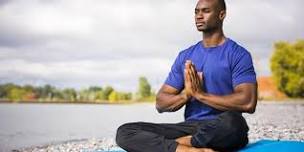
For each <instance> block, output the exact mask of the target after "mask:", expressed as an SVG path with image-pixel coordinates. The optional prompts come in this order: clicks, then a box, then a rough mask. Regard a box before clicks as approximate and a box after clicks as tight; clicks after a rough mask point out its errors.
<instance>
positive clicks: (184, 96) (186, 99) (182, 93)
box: [180, 90, 191, 101]
mask: <svg viewBox="0 0 304 152" xmlns="http://www.w3.org/2000/svg"><path fill="white" fill-rule="evenodd" d="M180 95H181V97H182V98H183V100H184V101H188V100H189V99H190V98H191V96H190V95H188V94H187V93H186V90H183V91H182V92H181V93H180Z"/></svg>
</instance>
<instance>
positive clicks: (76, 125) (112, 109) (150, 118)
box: [0, 103, 183, 151]
mask: <svg viewBox="0 0 304 152" xmlns="http://www.w3.org/2000/svg"><path fill="white" fill-rule="evenodd" d="M182 120H183V110H180V111H178V112H175V113H164V114H159V113H157V111H156V110H155V107H154V104H152V103H151V104H149V103H144V104H131V105H89V104H0V151H10V150H12V149H20V148H23V147H29V146H34V145H45V144H49V143H58V142H62V141H68V140H77V139H86V138H113V137H114V136H115V131H116V129H117V128H118V127H119V126H120V125H121V124H123V123H126V122H134V121H147V122H158V123H162V122H180V121H182Z"/></svg>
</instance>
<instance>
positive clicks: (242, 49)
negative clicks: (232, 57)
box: [228, 38, 249, 53]
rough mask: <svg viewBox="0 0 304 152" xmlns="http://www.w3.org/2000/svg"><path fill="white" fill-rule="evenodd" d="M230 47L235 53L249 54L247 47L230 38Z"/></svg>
mask: <svg viewBox="0 0 304 152" xmlns="http://www.w3.org/2000/svg"><path fill="white" fill-rule="evenodd" d="M228 46H229V47H230V49H231V50H232V52H234V53H249V51H248V50H247V49H246V48H245V47H243V46H242V45H241V44H239V43H238V42H236V41H234V40H232V39H230V38H228Z"/></svg>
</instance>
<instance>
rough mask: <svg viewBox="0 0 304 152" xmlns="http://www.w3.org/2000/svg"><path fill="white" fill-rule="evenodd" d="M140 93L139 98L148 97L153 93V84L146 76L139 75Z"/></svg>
mask: <svg viewBox="0 0 304 152" xmlns="http://www.w3.org/2000/svg"><path fill="white" fill-rule="evenodd" d="M138 81H139V85H138V95H139V98H146V97H149V96H150V95H151V85H150V84H149V82H148V80H147V78H146V77H139V80H138Z"/></svg>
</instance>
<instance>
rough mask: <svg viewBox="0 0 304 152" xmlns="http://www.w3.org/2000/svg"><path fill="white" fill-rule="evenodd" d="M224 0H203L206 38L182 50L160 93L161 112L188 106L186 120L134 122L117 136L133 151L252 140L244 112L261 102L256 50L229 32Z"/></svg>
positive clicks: (191, 149) (164, 151)
mask: <svg viewBox="0 0 304 152" xmlns="http://www.w3.org/2000/svg"><path fill="white" fill-rule="evenodd" d="M225 16H226V5H225V2H224V0H199V1H198V3H197V5H196V8H195V22H196V27H197V30H198V31H199V32H202V33H203V40H202V41H200V42H198V43H197V44H195V45H193V46H191V47H189V48H188V49H186V50H184V51H182V52H180V53H179V55H178V57H177V58H176V60H175V62H174V64H173V66H172V68H171V71H170V73H169V75H168V77H167V79H166V81H165V84H164V85H163V86H162V87H161V89H160V90H159V92H158V94H157V99H156V100H157V101H156V108H157V110H158V111H159V112H173V111H177V110H179V109H180V108H181V107H183V106H184V105H186V108H185V122H181V123H178V124H153V123H144V122H138V123H128V124H124V125H122V126H120V127H119V128H118V130H117V137H116V141H117V144H118V145H119V146H121V147H122V148H123V149H125V150H127V151H128V152H204V151H213V150H218V151H233V150H237V149H239V148H242V147H244V146H245V145H246V144H247V143H248V137H247V132H248V126H247V123H246V121H245V119H244V118H243V117H242V115H241V113H242V112H247V113H253V112H254V111H255V107H256V103H257V84H256V75H255V71H254V68H253V64H252V58H251V56H250V53H249V52H248V51H247V50H246V49H244V48H243V47H241V46H239V45H238V44H237V43H236V42H234V41H233V40H231V39H229V38H226V37H225V36H224V33H223V29H222V26H223V21H224V18H225Z"/></svg>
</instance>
